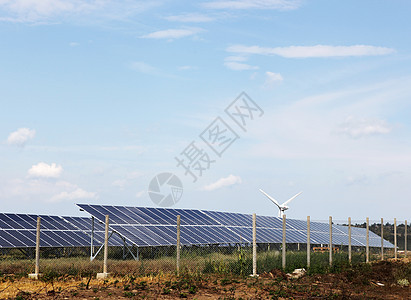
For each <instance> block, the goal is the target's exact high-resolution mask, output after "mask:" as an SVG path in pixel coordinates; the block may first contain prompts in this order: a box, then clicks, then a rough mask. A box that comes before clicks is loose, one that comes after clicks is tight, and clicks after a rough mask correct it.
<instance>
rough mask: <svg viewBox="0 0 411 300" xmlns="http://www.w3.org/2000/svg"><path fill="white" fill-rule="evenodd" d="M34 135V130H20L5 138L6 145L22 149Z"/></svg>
mask: <svg viewBox="0 0 411 300" xmlns="http://www.w3.org/2000/svg"><path fill="white" fill-rule="evenodd" d="M35 135H36V131H35V130H34V129H29V128H20V129H18V130H16V131H14V132H12V133H10V135H9V136H8V138H7V144H9V145H15V146H20V147H23V146H24V145H25V144H26V143H27V142H28V141H29V140H31V139H33V138H34V136H35Z"/></svg>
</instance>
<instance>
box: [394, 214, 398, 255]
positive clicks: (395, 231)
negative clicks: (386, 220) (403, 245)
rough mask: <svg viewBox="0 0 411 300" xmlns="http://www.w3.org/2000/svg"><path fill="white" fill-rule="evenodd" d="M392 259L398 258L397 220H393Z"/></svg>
mask: <svg viewBox="0 0 411 300" xmlns="http://www.w3.org/2000/svg"><path fill="white" fill-rule="evenodd" d="M394 258H395V259H397V258H398V254H397V219H396V218H394Z"/></svg>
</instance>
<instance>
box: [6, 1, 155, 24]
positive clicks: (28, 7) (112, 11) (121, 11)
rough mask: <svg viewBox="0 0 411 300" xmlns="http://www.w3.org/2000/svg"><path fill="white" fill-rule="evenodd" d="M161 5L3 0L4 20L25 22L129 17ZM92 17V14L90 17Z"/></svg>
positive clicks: (131, 2) (117, 2)
mask: <svg viewBox="0 0 411 300" xmlns="http://www.w3.org/2000/svg"><path fill="white" fill-rule="evenodd" d="M157 5H159V1H122V0H115V1H106V0H1V1H0V13H1V15H2V17H0V20H1V21H9V22H24V23H48V22H53V23H54V22H58V23H60V22H65V21H68V20H69V19H73V18H74V19H76V18H81V17H82V16H90V15H93V17H94V18H93V19H106V20H113V19H117V20H118V19H127V18H129V17H130V16H132V15H134V14H136V13H139V12H142V11H145V10H147V9H149V8H151V7H154V6H157ZM88 19H91V18H88Z"/></svg>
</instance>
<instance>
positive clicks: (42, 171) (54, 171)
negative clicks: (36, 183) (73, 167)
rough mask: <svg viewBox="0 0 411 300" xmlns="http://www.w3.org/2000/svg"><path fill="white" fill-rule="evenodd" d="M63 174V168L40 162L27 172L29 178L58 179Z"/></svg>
mask: <svg viewBox="0 0 411 300" xmlns="http://www.w3.org/2000/svg"><path fill="white" fill-rule="evenodd" d="M62 172H63V167H62V166H60V165H57V164H55V163H52V164H51V165H49V164H46V163H44V162H40V163H38V164H37V165H33V166H32V167H31V168H30V169H29V170H28V171H27V173H28V175H29V176H30V177H36V178H58V177H60V175H61V173H62Z"/></svg>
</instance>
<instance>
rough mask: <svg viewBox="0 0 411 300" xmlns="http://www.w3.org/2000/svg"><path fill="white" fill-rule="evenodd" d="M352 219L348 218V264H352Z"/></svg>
mask: <svg viewBox="0 0 411 300" xmlns="http://www.w3.org/2000/svg"><path fill="white" fill-rule="evenodd" d="M351 259H352V253H351V217H349V218H348V262H349V263H350V264H351Z"/></svg>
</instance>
